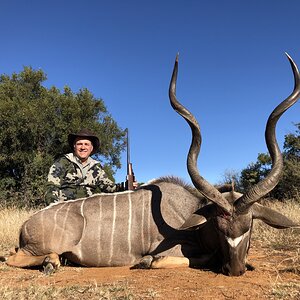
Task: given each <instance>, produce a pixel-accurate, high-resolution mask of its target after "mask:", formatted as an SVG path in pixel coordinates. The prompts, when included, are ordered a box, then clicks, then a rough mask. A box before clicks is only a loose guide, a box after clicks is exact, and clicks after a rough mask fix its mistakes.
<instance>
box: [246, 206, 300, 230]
mask: <svg viewBox="0 0 300 300" xmlns="http://www.w3.org/2000/svg"><path fill="white" fill-rule="evenodd" d="M252 211H253V218H254V219H259V220H262V221H263V222H264V223H266V224H268V225H270V226H272V227H275V228H278V229H284V228H290V227H299V224H296V223H294V222H293V221H292V220H290V219H289V218H287V217H286V216H284V215H282V214H281V213H279V212H278V211H276V210H274V209H271V208H268V207H265V206H263V205H260V204H258V203H255V204H253V206H252Z"/></svg>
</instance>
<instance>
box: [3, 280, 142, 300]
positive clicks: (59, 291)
mask: <svg viewBox="0 0 300 300" xmlns="http://www.w3.org/2000/svg"><path fill="white" fill-rule="evenodd" d="M0 299H6V300H13V299H18V300H51V299H59V300H64V299H81V300H85V299H103V300H106V299H107V300H109V299H115V300H117V299H118V300H131V299H136V298H134V297H133V295H132V294H131V293H130V291H129V289H128V287H127V285H126V284H118V285H109V286H105V285H101V286H98V285H97V284H96V283H94V284H89V285H85V286H77V285H74V286H67V287H59V286H33V285H31V286H28V287H23V288H16V287H14V288H11V287H7V286H3V287H1V288H0Z"/></svg>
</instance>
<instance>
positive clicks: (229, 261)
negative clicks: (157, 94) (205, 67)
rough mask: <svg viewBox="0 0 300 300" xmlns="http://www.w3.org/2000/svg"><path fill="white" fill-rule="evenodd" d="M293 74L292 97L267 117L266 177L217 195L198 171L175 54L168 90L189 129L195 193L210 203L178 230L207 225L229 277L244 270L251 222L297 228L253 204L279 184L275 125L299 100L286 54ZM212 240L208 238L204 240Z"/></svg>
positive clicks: (194, 126) (197, 136)
mask: <svg viewBox="0 0 300 300" xmlns="http://www.w3.org/2000/svg"><path fill="white" fill-rule="evenodd" d="M287 57H288V60H289V62H290V64H291V67H292V70H293V74H294V81H295V85H294V90H293V92H292V93H291V95H290V96H289V97H288V98H287V99H286V100H284V101H283V102H281V103H280V104H279V105H278V106H277V107H276V108H275V109H274V110H273V112H272V113H271V114H270V116H269V118H268V121H267V125H266V130H265V140H266V144H267V147H268V150H269V153H270V156H271V158H272V169H271V171H270V173H269V174H268V176H267V177H266V178H264V179H263V180H262V181H260V182H259V183H257V184H256V185H254V186H252V187H251V188H250V189H249V190H248V191H247V192H246V193H245V194H244V195H242V194H240V193H237V192H234V191H232V192H227V193H224V194H222V193H220V192H219V191H218V190H217V189H216V188H215V187H214V186H213V185H211V184H210V183H209V182H207V181H206V180H205V179H204V178H203V177H202V176H201V175H200V174H199V171H198V168H197V158H198V155H199V152H200V147H201V140H202V138H201V133H200V127H199V124H198V122H197V120H196V119H195V117H194V116H193V115H192V114H191V113H190V112H189V111H188V110H187V109H186V108H185V107H184V106H183V105H182V104H181V103H179V102H178V100H177V98H176V81H177V73H178V55H177V57H176V61H175V65H174V70H173V74H172V78H171V82H170V87H169V97H170V101H171V105H172V107H173V108H174V110H175V111H177V112H178V113H179V115H181V116H182V117H183V118H184V119H185V120H186V121H187V122H188V124H189V126H190V128H191V130H192V142H191V146H190V149H189V153H188V157H187V168H188V172H189V175H190V177H191V180H192V182H193V184H194V186H195V187H196V188H197V190H198V191H199V192H200V193H201V194H203V196H204V197H205V198H206V199H208V200H209V201H211V203H212V204H209V205H207V206H205V207H203V208H201V209H199V210H198V211H197V212H195V213H194V214H193V215H192V216H191V217H190V218H189V219H188V220H186V222H185V223H184V224H183V225H182V227H181V229H183V230H186V229H195V230H197V229H198V228H200V227H202V226H205V225H208V224H210V226H211V227H212V228H213V232H212V235H215V238H216V239H217V242H215V244H214V245H216V247H217V248H218V249H216V251H218V253H219V256H220V261H221V271H222V273H224V274H226V275H230V276H239V275H242V274H243V273H244V272H245V270H246V258H247V253H248V250H249V245H250V237H251V230H252V223H253V219H260V220H262V221H264V222H265V223H267V224H268V225H270V226H272V227H275V228H289V227H294V226H297V225H296V224H295V223H293V221H291V220H289V219H288V218H287V217H285V216H284V215H282V214H280V213H278V212H276V211H274V210H272V209H270V208H267V207H264V206H262V205H260V204H258V203H256V202H257V201H258V200H259V199H260V198H261V197H263V196H265V195H266V194H267V193H269V192H270V191H271V190H273V189H274V187H275V186H276V185H277V184H278V181H279V179H280V175H281V173H282V169H283V159H282V155H281V152H280V149H279V147H278V144H277V141H276V134H275V129H276V124H277V121H278V120H279V118H280V116H281V115H282V114H283V113H284V112H285V111H286V110H287V109H288V108H290V107H291V106H292V105H293V104H295V103H296V102H297V100H298V98H299V97H300V76H299V71H298V68H297V66H296V64H295V63H294V61H293V60H292V58H291V57H290V56H289V55H288V54H287ZM210 238H212V237H210V236H207V241H209V239H210Z"/></svg>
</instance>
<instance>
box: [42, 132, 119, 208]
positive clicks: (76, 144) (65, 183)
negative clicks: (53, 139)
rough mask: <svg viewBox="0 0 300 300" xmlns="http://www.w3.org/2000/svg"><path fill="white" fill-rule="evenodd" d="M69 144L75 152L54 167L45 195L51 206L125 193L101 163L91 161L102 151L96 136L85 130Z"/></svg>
mask: <svg viewBox="0 0 300 300" xmlns="http://www.w3.org/2000/svg"><path fill="white" fill-rule="evenodd" d="M68 142H69V146H70V147H71V149H72V151H73V152H71V153H68V154H65V155H63V156H62V157H60V158H59V159H58V160H56V161H55V162H54V164H53V165H52V166H51V167H50V170H49V174H48V182H47V191H46V195H45V202H46V204H47V205H49V204H50V203H52V202H58V201H66V200H72V199H77V198H82V197H87V196H91V195H93V194H96V193H101V192H103V193H113V192H117V191H120V190H121V189H122V188H121V185H119V184H115V183H114V182H113V181H111V180H110V179H109V178H108V177H107V175H106V173H105V171H104V170H103V168H102V166H101V164H100V162H99V161H97V160H95V159H93V158H92V157H91V155H93V154H95V153H96V152H97V151H98V150H99V148H100V142H99V139H98V137H97V136H96V135H95V134H94V133H93V132H91V131H89V130H88V129H82V130H81V131H79V132H78V133H75V134H69V136H68Z"/></svg>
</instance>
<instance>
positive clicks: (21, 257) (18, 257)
mask: <svg viewBox="0 0 300 300" xmlns="http://www.w3.org/2000/svg"><path fill="white" fill-rule="evenodd" d="M6 264H7V265H9V266H12V267H19V268H24V267H35V266H44V271H45V273H46V274H49V273H52V272H53V271H54V270H57V269H58V268H59V266H60V261H59V256H58V254H56V253H50V254H47V255H39V256H33V255H31V254H28V253H27V252H25V251H24V250H22V249H19V250H18V252H17V253H15V254H13V255H11V256H9V257H8V258H7V260H6ZM50 265H51V266H50Z"/></svg>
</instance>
